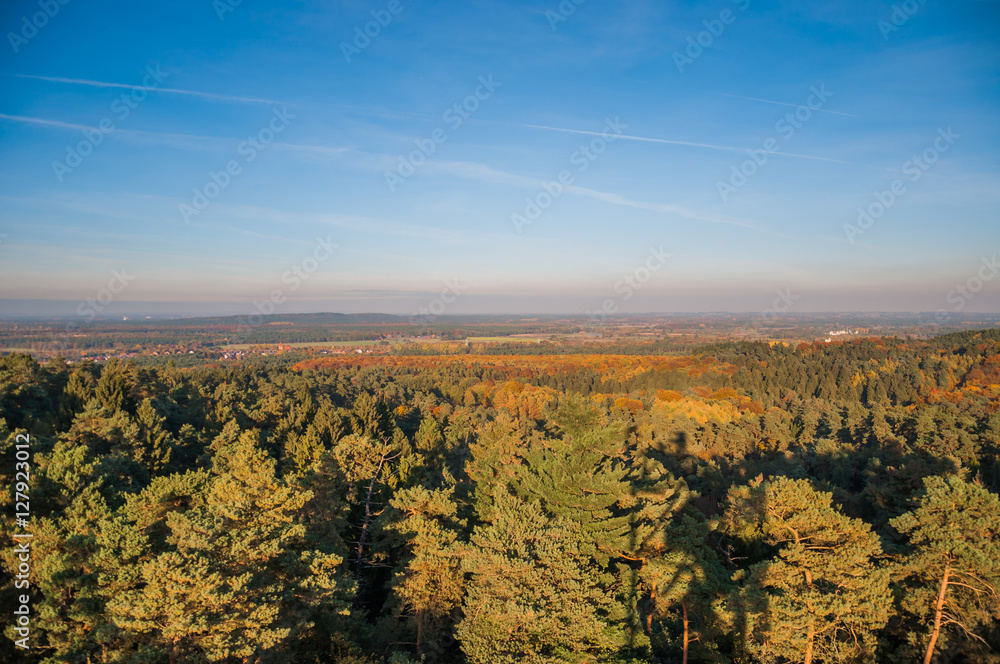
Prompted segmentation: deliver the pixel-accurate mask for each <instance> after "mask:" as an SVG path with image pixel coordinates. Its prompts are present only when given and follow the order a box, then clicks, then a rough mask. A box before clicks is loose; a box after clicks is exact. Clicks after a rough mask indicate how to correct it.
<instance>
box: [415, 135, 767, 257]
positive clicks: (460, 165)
mask: <svg viewBox="0 0 1000 664" xmlns="http://www.w3.org/2000/svg"><path fill="white" fill-rule="evenodd" d="M588 133H592V132H588ZM425 168H426V169H427V170H433V171H438V172H443V173H448V174H451V175H456V176H458V177H463V178H466V179H471V180H480V181H482V182H487V183H490V184H505V185H510V186H514V187H521V188H527V189H537V188H538V187H540V186H542V185H543V184H544V182H542V181H541V180H538V179H536V178H532V177H527V176H524V175H517V174H514V173H506V172H504V171H499V170H497V169H495V168H493V167H491V166H487V165H486V164H478V163H475V162H465V161H461V162H459V161H451V162H441V161H439V162H428V163H427V165H426V167H425ZM566 192H567V193H572V194H576V195H578V196H586V197H588V198H593V199H595V200H599V201H602V202H604V203H610V204H611V205H621V206H624V207H631V208H637V209H640V210H648V211H650V212H658V213H660V214H672V215H676V216H679V217H682V218H685V219H690V220H692V221H707V222H710V223H715V224H725V225H727V226H739V227H741V228H746V229H747V230H752V231H756V232H759V233H765V234H768V235H774V233H771V232H770V231H765V230H763V229H761V228H759V227H758V226H756V225H754V224H753V223H751V222H749V221H746V220H743V219H738V218H735V217H730V216H726V215H719V214H715V213H713V212H707V211H704V210H697V209H694V208H688V207H682V206H678V205H669V204H665V203H647V202H643V201H634V200H631V199H628V198H626V197H624V196H621V195H619V194H614V193H609V192H604V191H598V190H596V189H589V188H587V187H578V186H576V185H571V186H568V187H566ZM782 237H786V236H782Z"/></svg>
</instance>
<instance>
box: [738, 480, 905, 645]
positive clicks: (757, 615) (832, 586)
mask: <svg viewBox="0 0 1000 664" xmlns="http://www.w3.org/2000/svg"><path fill="white" fill-rule="evenodd" d="M831 503H832V495H831V494H829V493H826V492H819V491H816V490H815V489H813V488H812V486H811V484H810V483H809V481H807V480H792V479H788V478H784V477H779V478H773V479H771V480H769V481H767V482H763V483H757V482H754V483H751V484H750V486H743V487H736V488H734V489H733V490H732V491H731V493H730V507H729V510H728V512H727V516H726V519H727V522H728V524H729V527H730V530H731V532H733V533H734V534H738V535H742V536H743V537H747V536H748V535H749V536H750V537H754V536H756V537H759V538H761V539H762V540H763V542H764V543H766V544H767V545H769V546H772V547H780V548H779V549H778V552H777V558H776V559H771V560H765V561H763V562H761V563H758V564H756V565H754V566H753V567H751V569H750V570H749V574H748V575H747V576H746V577H745V579H744V581H745V583H744V588H743V597H742V603H743V605H744V608H743V611H744V613H745V621H746V625H745V628H744V629H745V634H744V638H745V646H746V649H747V650H748V651H749V653H750V654H752V655H753V656H756V657H759V658H762V659H765V660H768V661H770V659H772V658H774V657H784V658H789V659H792V660H793V661H802V662H804V664H811V663H812V662H853V661H871V659H872V658H873V657H874V649H875V633H876V632H877V631H878V630H879V629H881V628H882V627H883V626H884V625H885V623H886V621H887V620H888V615H889V608H890V604H891V597H890V593H889V569H888V567H886V566H882V567H879V566H877V565H876V563H875V561H876V559H877V558H878V557H879V556H880V555H881V554H882V548H881V544H880V542H879V538H878V536H877V535H875V533H873V532H871V528H870V527H869V526H868V525H867V524H866V523H864V522H863V521H861V520H859V519H851V518H848V517H846V516H844V515H843V514H841V513H840V512H839V511H838V510H836V509H834V508H833V507H832V504H831Z"/></svg>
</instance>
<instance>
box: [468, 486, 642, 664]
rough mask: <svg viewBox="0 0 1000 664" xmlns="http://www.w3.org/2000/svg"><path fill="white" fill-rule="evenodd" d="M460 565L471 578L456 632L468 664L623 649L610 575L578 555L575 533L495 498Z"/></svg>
mask: <svg viewBox="0 0 1000 664" xmlns="http://www.w3.org/2000/svg"><path fill="white" fill-rule="evenodd" d="M494 504H495V505H496V508H495V511H494V512H493V520H492V522H491V523H489V524H487V525H484V526H481V527H479V528H477V529H476V530H475V532H474V533H473V535H472V540H471V546H470V548H469V551H468V553H467V554H466V555H465V557H464V558H463V559H462V566H463V569H464V570H465V571H466V572H468V573H469V574H471V575H472V577H471V579H470V581H469V588H468V592H467V593H466V596H465V603H464V613H465V618H464V620H462V622H461V623H460V624H459V625H458V628H457V634H458V638H459V641H460V642H461V644H462V650H463V651H464V652H465V654H466V656H467V657H468V658H469V661H471V662H473V663H474V664H501V663H510V664H515V663H522V662H525V663H529V664H541V663H548V662H566V661H594V659H595V658H596V659H600V658H606V657H608V656H610V655H611V654H612V653H614V652H615V651H616V650H617V649H618V648H620V647H621V646H622V645H623V642H624V638H623V634H622V630H621V629H620V627H617V626H616V625H617V624H619V623H620V620H621V618H622V617H623V616H622V615H621V613H622V612H621V610H620V609H621V607H620V606H619V605H617V602H616V601H615V599H614V597H613V596H612V594H611V593H610V592H609V591H608V590H607V587H608V585H610V582H611V580H612V579H611V578H610V577H611V575H609V574H606V573H603V572H602V571H601V570H600V569H599V568H597V567H596V566H595V565H594V564H593V562H592V560H591V559H590V557H589V556H588V555H585V554H581V552H580V550H579V543H580V539H581V532H580V531H581V527H580V525H579V524H578V523H576V522H574V521H571V520H569V519H565V518H558V517H556V518H552V517H549V516H548V515H546V514H545V512H544V511H543V510H542V509H541V506H540V505H539V504H538V503H537V502H536V503H528V502H525V501H524V500H521V499H519V498H517V497H514V496H510V495H502V494H498V495H497V496H496V497H495V503H494Z"/></svg>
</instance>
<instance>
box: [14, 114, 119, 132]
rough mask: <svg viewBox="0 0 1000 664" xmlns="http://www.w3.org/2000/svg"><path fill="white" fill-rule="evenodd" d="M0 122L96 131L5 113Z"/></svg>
mask: <svg viewBox="0 0 1000 664" xmlns="http://www.w3.org/2000/svg"><path fill="white" fill-rule="evenodd" d="M0 120H12V121H14V122H28V123H30V124H40V125H46V126H48V127H62V128H63V129H89V130H92V131H93V130H96V131H100V130H99V129H97V127H88V126H86V125H78V124H72V123H70V122H59V121H58V120H44V119H42V118H29V117H25V116H23V115H7V114H6V113H0Z"/></svg>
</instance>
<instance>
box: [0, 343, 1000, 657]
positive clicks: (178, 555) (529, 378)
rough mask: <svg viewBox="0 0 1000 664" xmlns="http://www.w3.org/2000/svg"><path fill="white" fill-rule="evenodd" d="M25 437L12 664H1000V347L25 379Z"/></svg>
mask: <svg viewBox="0 0 1000 664" xmlns="http://www.w3.org/2000/svg"><path fill="white" fill-rule="evenodd" d="M512 352H513V351H512ZM525 352H526V353H535V352H537V349H535V348H526V349H525ZM24 440H30V462H28V463H29V466H28V467H30V479H29V480H28V481H27V482H22V484H20V485H19V484H18V482H19V481H21V480H20V478H17V477H15V474H16V472H15V471H16V465H15V459H16V458H17V457H16V456H15V448H17V445H18V444H19V443H22V444H23V441H24ZM0 441H2V444H3V455H4V459H5V463H4V464H3V477H4V481H5V482H6V484H7V486H8V487H9V490H8V491H5V492H4V493H3V515H4V523H5V526H6V527H5V528H4V529H3V536H2V537H3V540H4V541H3V545H2V559H3V567H4V570H3V575H2V578H0V581H2V590H0V603H2V605H3V606H4V607H15V606H17V605H18V604H19V601H18V596H19V595H20V594H22V593H24V592H25V591H24V590H19V589H18V587H16V586H15V583H16V580H17V570H18V565H19V559H18V556H17V554H16V547H17V545H18V542H19V541H20V540H17V539H15V537H14V534H15V533H20V532H29V533H30V534H31V535H32V539H31V563H30V564H31V578H30V589H31V590H30V592H31V593H32V595H31V616H30V626H31V648H30V650H22V649H20V648H18V647H17V645H15V641H16V640H17V639H18V638H19V637H18V634H17V632H16V630H15V624H14V620H15V619H14V617H13V615H12V609H10V610H8V609H5V612H4V618H3V620H4V621H5V624H6V627H5V636H6V637H7V638H5V639H3V640H2V643H0V658H2V659H3V661H23V662H39V663H41V662H45V663H47V664H49V663H51V664H57V663H58V664H62V663H74V664H76V663H81V664H82V663H86V664H98V663H111V662H115V663H119V662H121V663H125V662H135V663H139V662H143V663H147V662H148V663H152V662H169V663H170V664H179V663H185V662H205V661H208V662H247V663H249V662H262V663H263V662H280V663H286V662H287V663H293V664H322V663H327V662H330V663H332V662H343V663H345V664H346V663H352V664H361V663H366V662H370V663H372V664H374V663H376V662H391V663H395V664H405V663H407V662H419V661H424V662H428V663H437V662H441V663H447V662H456V663H457V662H470V663H475V664H487V663H507V662H509V663H512V664H513V663H517V662H527V663H534V662H617V663H621V664H625V663H639V662H691V663H695V662H718V663H721V662H731V663H733V664H736V663H749V662H760V663H780V662H789V663H791V662H804V663H807V664H809V663H816V664H819V663H826V662H885V663H893V664H896V663H903V662H921V661H923V662H925V663H929V662H937V663H939V664H940V663H945V662H949V663H952V662H954V663H959V662H962V663H970V664H971V663H979V662H987V663H988V662H1000V500H998V496H997V493H998V492H1000V460H998V453H1000V331H997V330H990V331H983V332H964V333H959V334H951V335H945V336H942V337H938V338H935V339H931V340H925V341H921V340H910V339H906V340H902V339H890V338H884V339H874V338H872V339H863V340H853V341H849V342H844V343H816V344H807V343H803V344H800V345H798V346H797V347H793V346H789V345H785V344H782V343H772V344H768V343H762V342H761V343H751V342H744V343H724V344H718V345H712V346H710V347H702V348H700V349H698V350H697V351H696V352H693V353H692V354H690V355H684V356H679V355H665V354H662V355H658V354H647V355H633V354H607V353H605V354H590V355H539V354H531V355H527V354H525V355H518V354H508V355H500V354H494V355H482V354H471V353H470V354H462V355H439V356H400V355H391V356H380V357H361V356H358V357H337V358H332V357H327V358H316V359H310V360H306V361H303V362H300V363H298V364H296V365H294V366H282V365H280V364H278V363H275V364H271V365H269V364H267V363H237V364H227V365H204V366H199V367H191V368H178V367H177V366H174V365H173V364H169V363H168V364H161V365H159V366H139V365H135V364H125V363H120V362H117V361H109V362H107V363H103V364H97V363H91V362H82V363H74V364H72V365H69V364H67V363H65V362H64V361H62V360H60V359H56V360H53V361H51V362H48V363H46V364H44V365H41V364H39V363H37V362H36V361H35V360H33V359H32V358H31V357H30V356H27V355H10V356H7V357H3V358H0ZM18 449H20V448H18ZM22 468H23V467H22ZM18 486H20V488H18V489H17V492H21V490H22V489H26V491H25V492H24V493H27V494H28V495H29V496H30V515H31V516H30V520H29V523H28V525H27V527H26V528H19V527H16V526H15V523H14V514H15V511H16V508H15V503H16V491H15V487H18ZM17 500H20V498H17Z"/></svg>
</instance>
